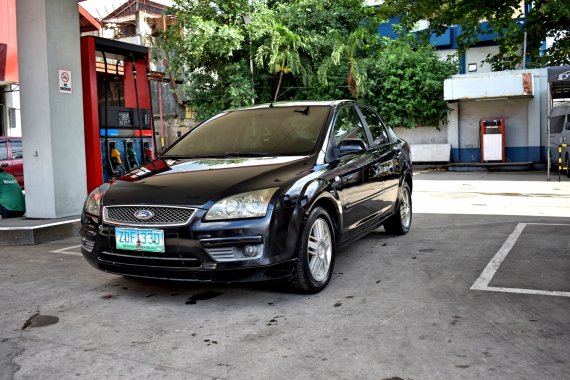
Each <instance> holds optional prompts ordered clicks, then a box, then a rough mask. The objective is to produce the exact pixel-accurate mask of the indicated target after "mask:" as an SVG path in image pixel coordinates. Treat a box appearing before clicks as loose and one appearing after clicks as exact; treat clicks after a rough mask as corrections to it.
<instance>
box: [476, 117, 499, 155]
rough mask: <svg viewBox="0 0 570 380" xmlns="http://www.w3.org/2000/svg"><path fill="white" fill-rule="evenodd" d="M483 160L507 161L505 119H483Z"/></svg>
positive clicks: (481, 127)
mask: <svg viewBox="0 0 570 380" xmlns="http://www.w3.org/2000/svg"><path fill="white" fill-rule="evenodd" d="M480 133H481V135H480V136H481V162H488V161H501V162H505V119H503V118H496V119H481V122H480Z"/></svg>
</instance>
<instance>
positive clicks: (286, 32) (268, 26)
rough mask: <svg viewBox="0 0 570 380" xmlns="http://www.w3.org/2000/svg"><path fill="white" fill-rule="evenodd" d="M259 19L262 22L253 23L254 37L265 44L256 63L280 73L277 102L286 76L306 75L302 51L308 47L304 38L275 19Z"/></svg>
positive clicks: (260, 46) (275, 99)
mask: <svg viewBox="0 0 570 380" xmlns="http://www.w3.org/2000/svg"><path fill="white" fill-rule="evenodd" d="M271 14H272V12H271ZM257 19H258V20H262V21H260V22H254V23H252V29H254V33H253V37H254V38H256V39H260V40H264V42H262V43H261V44H260V45H259V47H258V48H257V52H256V54H255V62H256V63H257V65H258V66H259V67H267V68H268V70H269V72H271V73H279V82H278V84H277V89H276V90H275V95H274V96H273V101H274V102H275V101H277V97H278V95H279V89H280V87H281V83H282V81H283V75H284V74H288V73H292V74H294V75H297V74H305V73H306V69H305V68H304V67H303V65H302V63H301V55H300V50H301V49H306V47H307V45H306V43H305V41H304V38H302V37H301V36H300V35H298V34H297V33H295V32H293V31H291V30H290V29H289V28H287V27H286V26H284V25H283V24H281V23H280V22H279V21H278V20H276V19H275V18H270V17H264V18H262V17H259V18H257Z"/></svg>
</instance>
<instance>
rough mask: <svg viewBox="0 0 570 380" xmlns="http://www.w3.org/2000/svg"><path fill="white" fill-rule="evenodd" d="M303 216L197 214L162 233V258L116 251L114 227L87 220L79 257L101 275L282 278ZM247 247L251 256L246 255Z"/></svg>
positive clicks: (294, 212)
mask: <svg viewBox="0 0 570 380" xmlns="http://www.w3.org/2000/svg"><path fill="white" fill-rule="evenodd" d="M302 212H303V210H302V209H300V208H295V207H290V208H283V209H279V210H273V211H272V212H271V213H268V215H267V216H266V217H265V218H258V219H249V220H236V221H224V222H203V221H202V216H203V215H202V212H201V211H198V212H197V213H196V215H195V217H194V218H193V219H192V221H191V222H190V224H189V225H187V226H184V227H167V228H162V230H163V231H164V236H165V248H166V252H164V253H152V252H141V251H127V250H120V249H117V248H116V245H115V226H113V225H105V224H102V223H101V222H100V220H98V219H97V218H94V217H91V216H89V215H86V214H84V215H83V217H82V227H81V231H80V234H81V240H82V245H81V251H82V253H83V256H84V257H85V258H86V259H87V261H88V262H89V263H90V264H91V265H92V266H94V267H95V268H97V269H100V270H102V271H106V272H110V273H117V274H123V275H128V276H134V277H146V278H158V279H171V280H189V281H223V282H234V281H261V280H269V279H276V278H282V277H286V276H288V275H289V274H290V273H291V271H292V270H293V266H294V264H295V260H296V256H295V253H296V247H297V238H298V233H299V230H300V224H299V221H300V220H302V215H301V214H302ZM246 247H249V248H247V249H249V250H250V251H252V250H253V252H254V253H253V256H250V257H248V256H247V255H246V253H245V251H246ZM250 255H251V252H250Z"/></svg>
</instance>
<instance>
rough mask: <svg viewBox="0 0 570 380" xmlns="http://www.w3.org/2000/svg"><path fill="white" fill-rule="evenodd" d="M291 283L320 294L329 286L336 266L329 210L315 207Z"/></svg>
mask: <svg viewBox="0 0 570 380" xmlns="http://www.w3.org/2000/svg"><path fill="white" fill-rule="evenodd" d="M297 252H298V253H297V254H298V257H297V259H298V260H297V263H296V265H295V268H294V270H293V273H291V275H290V277H289V284H290V285H291V286H292V287H293V288H294V289H295V290H298V291H302V292H305V293H317V292H320V291H321V290H323V289H324V288H325V286H327V284H328V282H329V280H330V278H331V275H332V270H333V265H334V232H333V229H332V222H331V219H330V217H329V215H328V213H327V212H326V211H325V210H324V209H323V208H321V207H315V208H314V209H313V210H312V211H311V213H310V214H309V218H308V219H307V223H306V224H305V228H304V230H303V233H302V235H301V241H300V243H299V247H298V251H297Z"/></svg>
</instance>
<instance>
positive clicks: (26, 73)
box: [16, 0, 87, 218]
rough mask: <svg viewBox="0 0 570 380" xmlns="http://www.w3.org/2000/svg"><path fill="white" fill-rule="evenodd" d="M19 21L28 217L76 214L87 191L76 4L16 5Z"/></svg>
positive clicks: (35, 0) (46, 0)
mask: <svg viewBox="0 0 570 380" xmlns="http://www.w3.org/2000/svg"><path fill="white" fill-rule="evenodd" d="M16 21H17V22H16V23H17V31H18V62H19V73H20V95H21V117H22V137H23V146H24V180H25V185H26V216H27V217H29V218H60V217H65V216H72V215H78V214H80V213H81V208H82V205H83V201H84V200H85V197H86V192H87V186H86V169H85V146H84V137H83V136H84V135H83V104H82V88H81V59H80V49H79V15H78V7H77V0H57V1H53V0H18V1H17V3H16ZM60 70H64V71H63V72H61V71H60ZM62 73H63V75H62ZM62 87H63V88H62ZM70 88H71V91H70V90H69V89H70Z"/></svg>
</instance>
